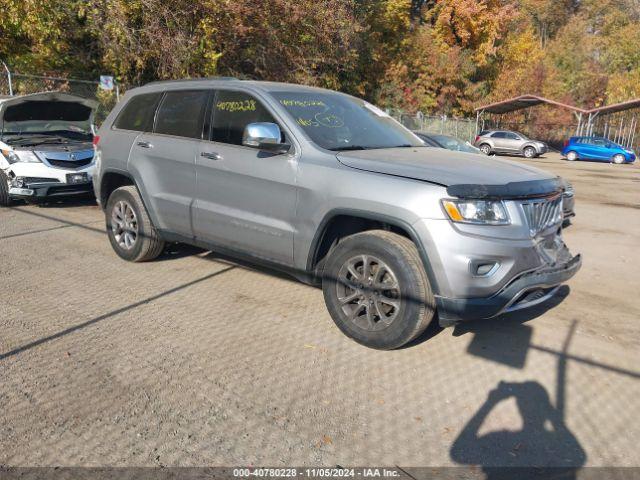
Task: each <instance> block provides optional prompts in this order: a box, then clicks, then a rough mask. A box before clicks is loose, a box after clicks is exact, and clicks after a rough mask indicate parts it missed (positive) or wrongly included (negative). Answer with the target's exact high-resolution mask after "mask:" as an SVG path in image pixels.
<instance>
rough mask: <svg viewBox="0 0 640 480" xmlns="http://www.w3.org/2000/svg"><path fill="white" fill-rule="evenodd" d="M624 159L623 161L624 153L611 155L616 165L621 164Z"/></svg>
mask: <svg viewBox="0 0 640 480" xmlns="http://www.w3.org/2000/svg"><path fill="white" fill-rule="evenodd" d="M624 161H625V158H624V155H622V154H621V153H618V154H616V155H614V156H613V163H615V164H616V165H621V164H623V163H624Z"/></svg>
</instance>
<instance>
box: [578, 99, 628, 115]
mask: <svg viewBox="0 0 640 480" xmlns="http://www.w3.org/2000/svg"><path fill="white" fill-rule="evenodd" d="M634 108H640V98H634V99H633V100H627V101H626V102H620V103H614V104H613V105H605V106H603V107H598V108H593V109H591V110H589V112H588V113H596V112H597V113H603V114H605V115H606V114H608V113H617V112H622V111H624V110H632V109H634Z"/></svg>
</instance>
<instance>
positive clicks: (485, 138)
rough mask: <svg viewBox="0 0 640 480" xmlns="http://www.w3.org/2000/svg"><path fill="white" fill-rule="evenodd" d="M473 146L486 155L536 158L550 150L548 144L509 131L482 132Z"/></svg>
mask: <svg viewBox="0 0 640 480" xmlns="http://www.w3.org/2000/svg"><path fill="white" fill-rule="evenodd" d="M473 144H474V145H475V146H476V147H478V148H479V149H480V151H481V152H482V153H484V154H485V155H491V154H494V153H502V154H509V155H522V156H524V157H526V158H535V157H537V156H539V155H542V154H543V153H545V152H546V151H547V150H548V148H547V144H546V143H544V142H540V141H538V140H531V139H530V138H527V137H526V136H524V135H523V134H521V133H518V132H511V131H508V130H486V131H483V132H480V135H478V136H476V139H475V141H474V142H473Z"/></svg>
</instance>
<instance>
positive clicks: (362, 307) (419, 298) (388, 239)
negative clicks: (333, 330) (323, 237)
mask: <svg viewBox="0 0 640 480" xmlns="http://www.w3.org/2000/svg"><path fill="white" fill-rule="evenodd" d="M322 291H323V293H324V299H325V303H326V305H327V309H328V310H329V313H330V315H331V318H333V321H334V322H335V324H336V325H337V326H338V328H339V329H340V330H342V332H343V333H344V334H345V335H347V336H348V337H350V338H352V339H353V340H355V341H356V342H358V343H360V344H362V345H365V346H367V347H371V348H376V349H380V350H390V349H394V348H398V347H401V346H402V345H404V344H406V343H408V342H410V341H411V340H413V339H415V338H416V337H417V336H419V335H420V334H421V333H422V332H423V331H424V330H425V329H426V328H427V326H428V325H429V323H431V321H432V320H433V317H434V315H435V300H434V297H433V292H432V291H431V286H430V285H429V280H428V279H427V275H426V273H425V270H424V267H423V264H422V260H421V258H420V255H419V254H418V250H417V249H416V246H415V245H414V243H413V242H412V241H411V240H409V239H408V238H405V237H403V236H400V235H398V234H395V233H391V232H388V231H384V230H372V231H368V232H363V233H357V234H355V235H351V236H349V237H347V238H345V239H344V240H342V241H341V242H340V243H338V245H337V246H336V247H335V248H334V249H333V250H332V251H331V252H330V254H329V258H328V259H327V263H326V264H325V267H324V273H323V279H322Z"/></svg>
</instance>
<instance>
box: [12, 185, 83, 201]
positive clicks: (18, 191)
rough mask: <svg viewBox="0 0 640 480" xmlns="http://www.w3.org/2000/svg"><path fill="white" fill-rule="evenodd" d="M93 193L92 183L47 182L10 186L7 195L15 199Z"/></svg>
mask: <svg viewBox="0 0 640 480" xmlns="http://www.w3.org/2000/svg"><path fill="white" fill-rule="evenodd" d="M90 193H93V184H92V183H91V182H87V183H76V184H68V183H48V184H37V185H29V184H26V185H24V186H22V187H10V188H9V196H10V197H11V198H16V199H23V200H28V199H44V198H53V197H66V196H73V195H87V194H90Z"/></svg>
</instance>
